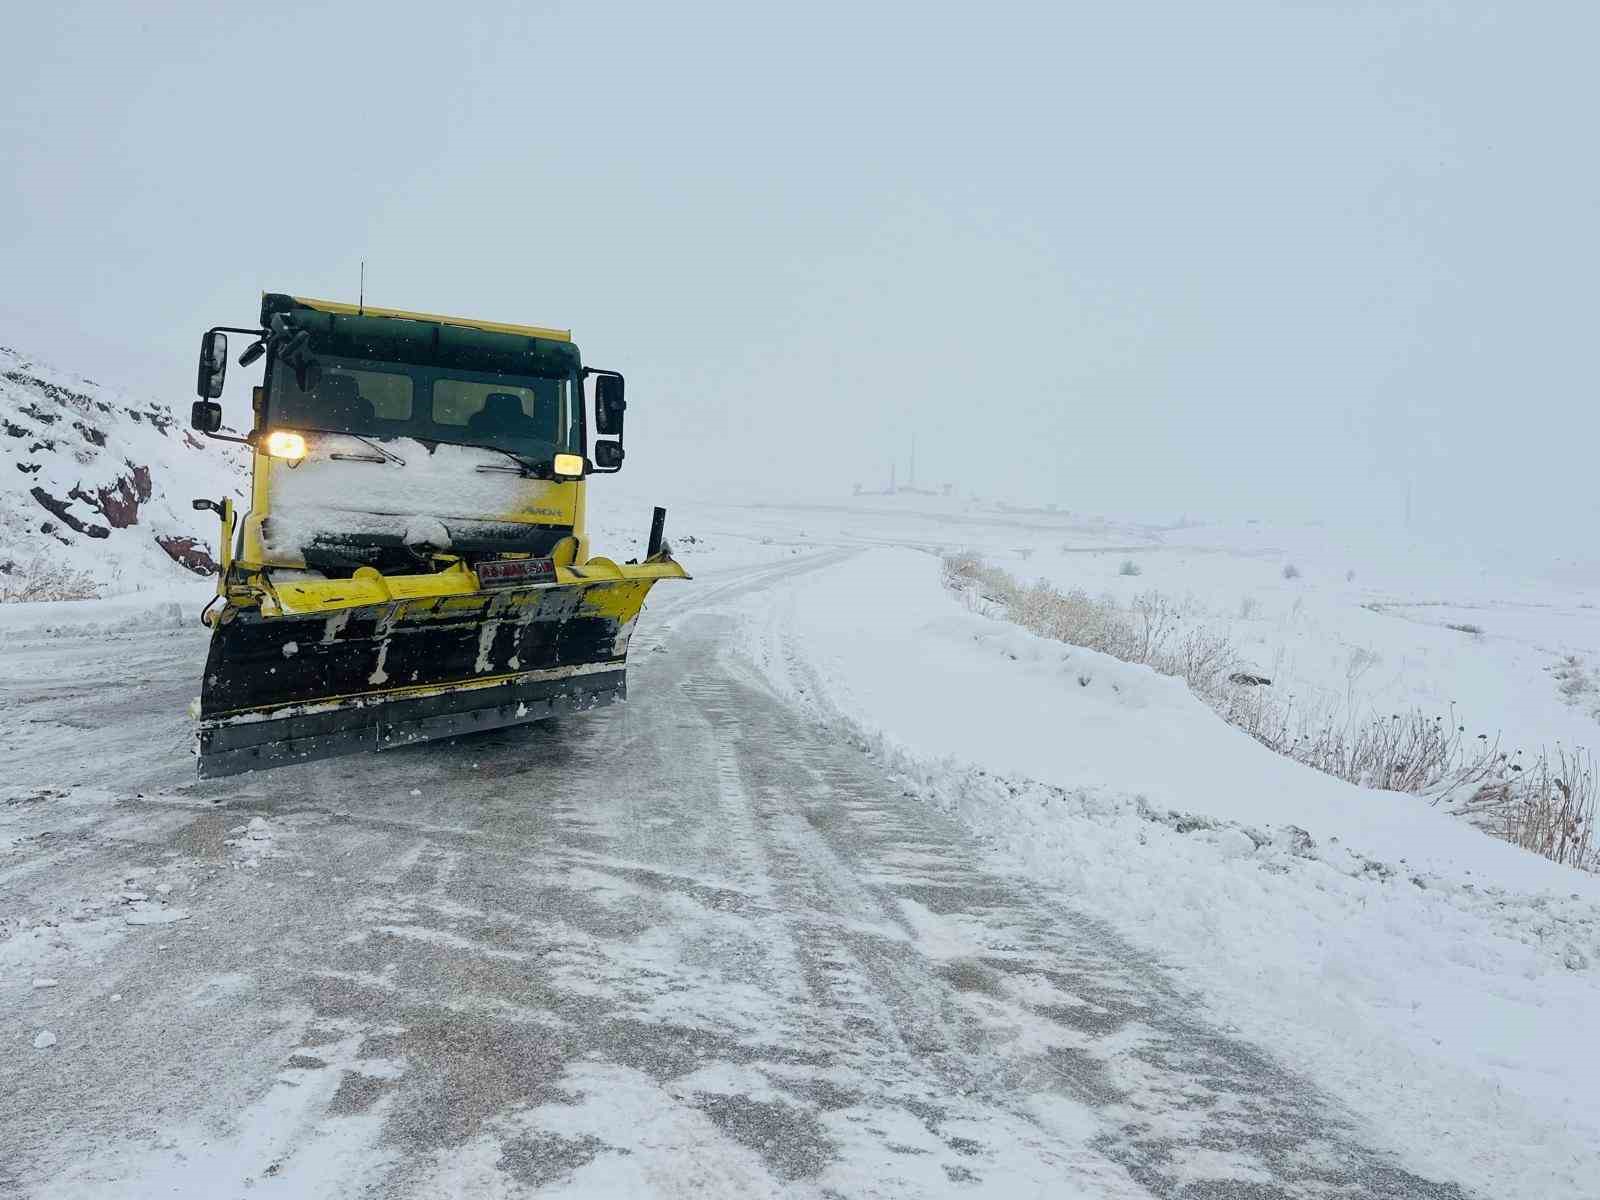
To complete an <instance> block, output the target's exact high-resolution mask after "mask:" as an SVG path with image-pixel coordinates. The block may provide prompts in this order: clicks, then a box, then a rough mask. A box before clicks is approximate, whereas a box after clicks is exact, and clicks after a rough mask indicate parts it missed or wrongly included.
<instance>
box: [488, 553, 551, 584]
mask: <svg viewBox="0 0 1600 1200" xmlns="http://www.w3.org/2000/svg"><path fill="white" fill-rule="evenodd" d="M477 572H478V582H479V583H480V584H482V585H483V586H484V587H508V586H511V585H513V584H519V583H554V582H555V581H556V565H555V563H553V562H552V561H551V560H550V559H548V558H502V559H497V560H495V561H494V562H482V563H479V564H478V566H477Z"/></svg>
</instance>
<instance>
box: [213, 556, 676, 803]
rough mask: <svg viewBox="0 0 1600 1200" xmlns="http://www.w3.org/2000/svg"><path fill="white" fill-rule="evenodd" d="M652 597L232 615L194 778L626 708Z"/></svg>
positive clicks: (588, 594)
mask: <svg viewBox="0 0 1600 1200" xmlns="http://www.w3.org/2000/svg"><path fill="white" fill-rule="evenodd" d="M648 588H649V584H648V583H644V584H643V585H641V584H639V583H635V582H631V581H630V582H620V581H619V582H607V583H595V584H582V585H566V586H559V587H550V588H541V589H531V590H518V591H508V592H480V593H475V594H472V595H464V596H448V597H438V598H432V599H427V600H404V601H391V602H388V603H384V604H376V605H371V606H368V607H362V608H349V609H343V610H339V611H336V612H324V613H317V614H314V615H297V616H274V617H263V616H261V615H260V614H259V612H257V611H256V610H253V609H239V610H234V611H232V612H230V613H229V614H228V615H227V616H226V618H225V619H224V620H223V621H222V622H220V623H219V624H218V625H217V627H216V628H215V629H214V630H213V632H212V637H211V651H210V654H209V656H208V658H207V661H206V674H205V680H204V683H203V685H202V690H201V695H200V722H199V748H198V756H199V773H200V775H201V777H202V778H214V777H217V776H223V775H233V774H237V773H238V772H241V771H250V770H255V769H257V768H265V767H275V766H283V765H287V764H289V763H294V762H303V761H307V760H310V759H317V758H329V757H333V756H335V755H340V754H349V753H354V752H357V751H362V750H387V749H392V748H394V747H397V746H405V745H410V744H412V743H415V742H421V741H427V740H429V739H432V738H441V737H451V736H455V735H457V734H462V733H470V732H473V731H475V730H486V729H497V728H501V727H503V726H507V725H518V724H522V723H524V722H528V721H537V720H541V719H543V718H546V717H553V716H561V715H564V714H568V713H576V712H583V711H586V710H588V709H592V708H598V707H600V706H602V705H606V704H612V703H615V702H617V701H619V700H622V699H623V698H624V697H625V696H626V694H627V683H626V678H625V675H624V664H625V660H626V656H627V647H628V638H629V636H630V634H631V633H632V629H633V624H634V620H635V618H636V617H637V615H638V611H639V608H640V606H641V605H642V603H643V600H644V593H645V592H646V591H647V590H648Z"/></svg>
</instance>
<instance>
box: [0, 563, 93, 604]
mask: <svg viewBox="0 0 1600 1200" xmlns="http://www.w3.org/2000/svg"><path fill="white" fill-rule="evenodd" d="M4 567H5V568H6V569H4V570H0V604H26V603H29V602H32V601H38V600H95V599H98V598H99V596H100V585H99V584H97V583H96V582H95V581H94V577H93V576H91V575H90V574H89V573H88V572H87V571H74V570H73V569H72V568H71V567H67V566H63V565H62V564H60V563H55V562H51V561H50V560H49V559H47V558H46V557H45V556H44V555H42V554H41V555H37V556H35V557H34V558H32V559H30V560H29V561H28V562H26V563H15V562H11V563H5V564H4Z"/></svg>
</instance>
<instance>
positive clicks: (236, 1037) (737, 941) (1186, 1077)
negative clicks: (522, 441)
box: [0, 551, 1466, 1198]
mask: <svg viewBox="0 0 1600 1200" xmlns="http://www.w3.org/2000/svg"><path fill="white" fill-rule="evenodd" d="M838 557H839V552H837V551H835V552H829V553H824V554H817V555H811V556H808V557H806V558H803V559H799V560H797V561H794V562H792V563H782V564H778V565H775V566H774V565H766V566H760V567H754V568H746V569H743V570H740V571H733V572H728V573H726V574H724V575H722V576H721V577H720V578H718V577H707V578H704V579H702V580H700V581H698V582H696V583H695V584H692V585H689V586H688V587H685V588H683V589H681V590H679V591H678V592H676V593H674V594H672V595H670V596H661V598H660V600H656V601H652V605H651V609H650V611H649V612H648V613H647V614H646V617H645V619H644V621H643V622H642V623H641V633H640V635H639V637H637V638H636V639H635V641H634V654H633V656H632V662H633V665H632V667H631V674H632V680H631V693H632V698H631V699H630V701H629V703H628V704H627V705H626V706H625V707H622V708H619V709H613V710H607V711H604V712H601V713H597V714H592V715H590V716H586V717H583V718H575V719H571V720H567V721H562V722H560V723H549V724H544V725H539V726H532V727H526V728H523V729H518V730H513V731H507V732H503V733H499V734H493V735H483V736H480V737H477V738H474V739H466V740H461V741H458V742H453V743H444V744H435V745H431V746H425V747H417V748H410V749H406V750H401V751H395V752H392V753H388V754H383V755H375V756H362V757H354V758H348V759H342V760H336V761H333V762H328V763H320V764H311V765H307V766H302V767H292V768H286V769H282V770H279V771H276V772H273V773H270V774H266V775H251V776H245V777H241V778H240V779H238V780H226V781H217V782H211V783H206V784H198V783H195V782H194V781H193V780H192V778H191V772H192V763H191V760H190V759H189V757H188V750H187V746H188V738H189V732H188V720H187V718H186V716H185V715H184V710H185V706H186V704H187V701H188V699H189V697H190V696H191V695H192V694H193V692H194V690H195V687H196V678H197V672H198V671H199V669H200V665H201V662H202V660H203V652H204V640H203V634H202V633H201V632H200V631H198V630H195V629H192V628H189V627H187V626H180V625H176V624H175V625H173V626H172V627H170V628H151V627H149V626H144V627H140V628H138V629H137V630H133V631H129V630H119V629H117V628H114V627H113V628H107V629H98V630H89V631H82V630H80V631H77V632H76V633H74V634H72V635H70V636H67V635H62V634H51V633H36V634H27V635H17V636H14V637H13V638H12V639H11V640H10V642H9V643H8V645H7V648H6V652H5V655H4V657H3V659H0V725H3V727H4V732H3V733H0V757H3V760H4V761H3V764H0V765H3V780H4V782H3V783H0V794H3V796H4V799H5V817H6V824H5V825H4V826H3V827H0V839H3V840H0V847H3V848H4V849H5V850H6V853H4V854H3V855H0V921H4V922H6V923H7V925H8V926H9V928H7V929H6V930H5V931H4V932H5V933H6V934H8V935H10V936H8V937H7V938H6V939H5V940H4V941H0V955H3V958H0V971H3V973H0V1012H3V1017H0V1021H3V1024H0V1028H3V1031H4V1036H5V1038H6V1040H7V1048H6V1051H5V1053H4V1055H3V1056H0V1130H4V1135H3V1137H0V1193H12V1194H18V1195H27V1196H40V1197H46V1196H50V1197H55V1196H59V1197H68V1196H71V1197H93V1196H107V1197H110V1196H116V1197H137V1196H170V1195H188V1196H208V1197H217V1196H244V1195H249V1196H273V1195H286V1196H310V1195H317V1196H334V1195H338V1196H453V1195H471V1196H517V1195H524V1194H535V1193H537V1194H539V1195H545V1194H551V1195H558V1194H570V1195H585V1196H593V1195H622V1194H628V1195H682V1196H730V1197H731V1196H738V1197H749V1196H762V1195H795V1196H838V1197H856V1196H920V1195H947V1194H948V1195H993V1196H1050V1197H1073V1196H1085V1197H1138V1196H1151V1195H1153V1196H1192V1197H1202V1196H1230V1197H1231V1196H1239V1197H1265V1196H1306V1197H1312V1196H1315V1197H1397V1198H1398V1197H1407V1198H1416V1197H1424V1198H1426V1197H1456V1196H1461V1195H1465V1194H1466V1193H1463V1192H1461V1191H1459V1190H1458V1189H1457V1187H1456V1186H1454V1185H1450V1184H1444V1183H1439V1182H1434V1181H1430V1180H1428V1179H1424V1178H1419V1177H1417V1176H1415V1175H1413V1174H1410V1173H1408V1172H1407V1171H1406V1170H1405V1169H1404V1168H1403V1167H1402V1166H1401V1165H1400V1164H1399V1163H1398V1162H1397V1161H1395V1160H1393V1159H1392V1158H1391V1157H1389V1156H1388V1155H1387V1154H1386V1153H1385V1152H1384V1151H1383V1149H1382V1148H1381V1147H1379V1146H1377V1145H1375V1144H1373V1139H1372V1137H1371V1135H1370V1134H1369V1133H1363V1132H1358V1130H1357V1126H1356V1125H1355V1123H1354V1122H1353V1121H1351V1120H1350V1119H1349V1118H1347V1117H1346V1116H1345V1115H1344V1114H1342V1113H1341V1112H1340V1111H1338V1110H1337V1109H1336V1107H1334V1106H1333V1105H1331V1104H1330V1103H1329V1102H1327V1101H1326V1100H1325V1099H1324V1098H1322V1097H1321V1096H1320V1095H1319V1093H1318V1090H1317V1088H1316V1087H1315V1085H1314V1083H1313V1082H1312V1081H1308V1080H1306V1079H1303V1078H1301V1077H1299V1076H1298V1075H1297V1074H1296V1073H1295V1071H1294V1069H1293V1065H1292V1064H1288V1063H1283V1062H1278V1061H1273V1060H1272V1059H1271V1058H1270V1057H1269V1056H1267V1055H1265V1054H1263V1053H1262V1052H1260V1051H1258V1050H1257V1049H1255V1048H1253V1047H1252V1046H1251V1045H1249V1044H1246V1043H1244V1042H1242V1041H1240V1040H1237V1039H1236V1038H1235V1037H1233V1036H1230V1035H1229V1034H1228V1033H1226V1032H1225V1031H1223V1030H1221V1029H1218V1028H1214V1027H1211V1026H1208V1025H1207V1024H1206V1023H1204V1022H1203V1021H1202V1020H1200V1019H1199V1018H1197V1017H1196V1016H1194V1015H1193V1014H1194V1013H1195V1011H1196V1006H1195V1005H1194V1004H1193V1003H1192V998H1190V997H1187V996H1185V995H1184V994H1183V993H1182V991H1181V990H1180V989H1178V988H1176V987H1175V986H1174V985H1173V984H1172V983H1171V982H1169V980H1168V979H1167V978H1166V977H1165V976H1164V974H1163V972H1162V970H1161V969H1160V968H1159V967H1158V966H1156V965H1155V964H1153V963H1152V962H1150V961H1148V960H1146V959H1145V958H1143V957H1141V955H1140V954H1138V953H1136V952H1135V951H1134V950H1132V949H1131V948H1129V947H1128V946H1127V945H1125V944H1124V943H1122V942H1121V941H1119V939H1118V938H1117V937H1116V936H1115V935H1113V934H1112V933H1111V932H1110V931H1109V930H1107V929H1106V928H1105V927H1104V926H1102V925H1101V924H1099V923H1097V922H1095V921H1093V920H1091V919H1089V918H1087V917H1085V916H1083V915H1081V914H1080V912H1079V910H1078V909H1077V908H1075V906H1074V899H1073V897H1072V896H1071V895H1070V894H1066V893H1065V892H1061V891H1052V890H1050V889H1047V888H1044V887H1042V886H1041V885H1039V884H1037V883H1033V882H1030V881H1029V880H1028V879H1027V878H1025V877H1023V876H1022V875H1020V874H1017V873H1014V872H1013V870H1012V869H1011V867H1010V866H1009V865H1008V864H1007V862H1006V861H1005V860H1003V859H1000V858H998V857H996V856H994V855H993V854H992V853H990V852H988V851H986V850H985V849H984V848H983V847H982V846H980V845H979V844H977V843H976V842H974V841H973V840H972V839H971V838H970V837H969V836H968V835H967V834H965V833H964V832H963V831H962V830H961V829H960V828H959V827H957V826H956V825H954V824H952V823H951V822H950V821H949V820H948V819H947V818H946V817H944V816H942V815H941V814H940V813H938V812H936V811H935V810H933V809H932V808H930V807H928V806H926V805H925V804H923V803H922V802H921V801H919V800H918V799H917V798H916V797H915V796H914V795H911V794H908V793H907V792H906V791H905V790H904V789H903V787H902V786H901V785H900V784H898V783H897V782H896V780H895V779H894V778H893V777H892V776H890V775H889V774H888V773H887V772H885V771H884V770H883V769H882V768H881V767H880V766H878V764H877V763H876V762H875V761H874V760H872V759H871V758H870V757H868V756H867V755H865V754H864V753H863V752H862V751H861V750H859V749H858V748H856V747H855V746H852V745H849V744H844V743H841V742H840V741H839V740H838V739H837V738H836V737H835V736H834V735H831V734H829V733H828V732H827V731H825V730H823V729H821V728H819V727H817V726H815V725H814V724H812V723H810V722H809V721H808V720H807V719H805V718H803V717H802V716H800V715H799V714H798V713H797V712H796V711H795V710H794V709H792V708H790V707H788V706H787V705H786V704H784V703H783V702H781V701H780V700H778V699H777V698H776V697H775V696H774V695H773V694H772V692H771V691H770V690H769V689H768V688H767V687H766V686H765V685H764V684H763V683H762V682H761V681H760V679H759V677H758V676H757V675H756V673H755V671H754V669H753V668H751V667H750V666H748V665H747V664H745V663H744V662H743V660H741V659H740V658H739V657H737V656H736V655H734V654H731V653H729V652H728V644H729V639H730V631H731V629H732V619H731V617H729V616H728V615H727V614H726V613H724V612H721V611H719V606H720V605H722V604H724V603H726V602H728V601H731V600H734V599H736V598H738V597H739V595H740V594H741V593H743V594H745V595H748V594H749V593H750V592H751V591H753V590H758V589H768V588H773V589H776V588H782V587H784V586H785V585H786V581H787V580H788V579H789V578H790V577H791V576H792V575H794V574H795V573H797V572H805V571H817V570H824V571H825V570H828V569H830V567H831V566H832V565H833V564H834V563H836V561H837V559H838ZM658 595H659V593H658ZM36 981H37V984H38V986H36ZM45 1033H49V1034H51V1035H53V1037H54V1039H55V1040H54V1043H53V1044H45V1045H42V1046H39V1047H38V1048H35V1045H34V1043H35V1040H36V1039H37V1040H39V1041H43V1042H46V1043H48V1039H46V1038H44V1037H43V1035H44V1034H45Z"/></svg>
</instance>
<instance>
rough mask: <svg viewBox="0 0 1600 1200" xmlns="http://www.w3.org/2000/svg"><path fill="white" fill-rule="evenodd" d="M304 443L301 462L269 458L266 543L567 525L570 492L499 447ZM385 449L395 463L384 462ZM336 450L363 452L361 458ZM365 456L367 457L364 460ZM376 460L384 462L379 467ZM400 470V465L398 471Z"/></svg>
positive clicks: (330, 438) (401, 441)
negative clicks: (485, 525) (470, 524)
mask: <svg viewBox="0 0 1600 1200" xmlns="http://www.w3.org/2000/svg"><path fill="white" fill-rule="evenodd" d="M314 436H315V440H314V441H313V440H312V439H310V438H308V439H307V440H308V442H309V443H310V452H309V453H308V454H307V456H306V457H305V458H304V459H302V460H301V461H299V462H298V463H288V462H285V461H284V460H282V459H274V460H273V462H272V477H271V484H270V487H271V501H270V506H271V516H272V521H271V523H270V526H269V528H270V530H271V538H270V543H271V544H272V545H274V546H277V545H282V546H285V547H287V546H288V545H290V544H291V543H292V544H293V545H297V546H298V545H303V544H305V542H306V541H308V540H309V536H308V535H316V534H395V535H404V534H405V532H406V530H407V529H415V528H419V527H422V526H431V525H432V524H433V523H435V522H443V523H445V524H446V525H447V526H448V524H449V523H451V522H457V523H459V522H461V521H477V522H481V521H494V520H496V519H507V520H511V519H522V520H530V519H531V520H534V521H538V522H540V523H544V524H552V525H570V524H572V522H573V516H574V512H573V510H574V496H573V489H571V488H560V489H558V488H554V487H550V486H547V485H545V484H543V483H542V481H539V480H533V479H528V478H525V477H523V476H521V475H518V474H517V473H516V472H515V469H514V467H515V464H514V463H513V462H512V460H511V459H510V458H508V457H506V455H504V454H502V453H500V452H499V451H498V450H489V449H485V448H483V447H480V446H454V445H450V444H448V443H439V444H437V445H435V446H434V447H433V448H432V449H431V450H430V449H429V448H428V446H427V445H425V444H424V443H422V442H419V441H416V440H415V439H413V438H394V439H390V440H387V441H379V440H378V439H376V438H374V439H369V440H370V442H371V444H368V442H366V441H363V440H362V439H360V438H355V437H345V436H341V435H339V434H317V435H314ZM374 445H377V446H382V447H383V449H384V450H385V451H386V452H388V453H389V454H392V455H395V456H396V457H397V458H399V459H400V460H402V462H395V461H393V460H390V459H386V458H382V456H381V455H379V454H378V453H377V452H376V451H375V450H374V449H373V446H374ZM334 454H341V455H361V456H362V458H361V459H360V460H356V461H351V460H350V459H336V458H333V457H331V456H332V455H334ZM368 458H371V459H373V460H374V461H370V462H369V461H366V459H368ZM379 459H382V461H377V460H379ZM402 464H403V465H402Z"/></svg>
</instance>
